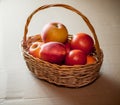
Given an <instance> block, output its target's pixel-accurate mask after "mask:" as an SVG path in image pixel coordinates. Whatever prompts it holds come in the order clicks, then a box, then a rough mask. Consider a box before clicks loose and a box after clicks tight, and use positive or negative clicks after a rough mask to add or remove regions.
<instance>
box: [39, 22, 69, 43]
mask: <svg viewBox="0 0 120 105" xmlns="http://www.w3.org/2000/svg"><path fill="white" fill-rule="evenodd" d="M41 38H42V40H43V42H45V43H46V42H51V41H56V42H61V43H65V42H66V41H67V39H68V31H67V28H66V27H65V26H64V25H63V24H62V23H58V22H51V23H48V24H46V25H45V26H44V27H43V29H42V32H41Z"/></svg>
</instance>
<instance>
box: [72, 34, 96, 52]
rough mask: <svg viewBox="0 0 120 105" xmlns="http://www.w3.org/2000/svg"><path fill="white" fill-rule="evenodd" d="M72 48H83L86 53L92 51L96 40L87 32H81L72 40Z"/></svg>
mask: <svg viewBox="0 0 120 105" xmlns="http://www.w3.org/2000/svg"><path fill="white" fill-rule="evenodd" d="M71 47H72V49H80V50H83V51H84V52H85V53H86V54H89V53H91V52H92V50H93V47H94V41H93V39H92V37H91V36H89V35H88V34H85V33H79V34H77V35H75V36H74V37H73V39H72V40H71Z"/></svg>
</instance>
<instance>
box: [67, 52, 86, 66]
mask: <svg viewBox="0 0 120 105" xmlns="http://www.w3.org/2000/svg"><path fill="white" fill-rule="evenodd" d="M86 62H87V56H86V54H85V53H84V52H83V51H81V50H71V51H70V52H69V53H68V54H67V55H66V58H65V64H66V65H71V66H72V65H84V64H86Z"/></svg>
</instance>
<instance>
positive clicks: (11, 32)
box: [0, 0, 120, 105]
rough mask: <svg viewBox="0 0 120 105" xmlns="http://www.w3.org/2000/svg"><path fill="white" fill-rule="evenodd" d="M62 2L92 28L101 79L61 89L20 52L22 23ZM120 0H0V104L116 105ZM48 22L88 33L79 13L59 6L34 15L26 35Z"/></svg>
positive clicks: (119, 93) (119, 76)
mask: <svg viewBox="0 0 120 105" xmlns="http://www.w3.org/2000/svg"><path fill="white" fill-rule="evenodd" d="M51 3H64V4H68V5H71V6H73V7H74V8H76V9H78V10H79V11H81V12H82V13H84V15H86V16H87V17H88V19H89V20H90V22H91V23H92V25H93V26H94V28H95V30H96V33H97V37H98V39H99V43H100V47H101V49H102V50H103V53H104V61H103V65H102V67H101V70H100V77H99V78H98V79H97V80H96V81H95V82H94V83H92V84H90V85H87V86H85V87H81V88H76V89H74V88H65V87H59V86H55V85H53V84H49V83H48V82H45V81H42V80H39V79H37V78H35V77H34V76H33V75H32V73H31V72H30V71H29V70H28V68H27V66H26V64H25V61H24V59H23V56H22V51H21V40H22V38H23V33H24V26H25V22H26V19H27V17H28V16H29V15H30V13H31V12H32V11H33V10H35V9H36V8H38V7H39V6H42V5H45V4H51ZM119 10H120V1H119V0H117V1H114V0H89V1H85V0H81V1H80V0H58V1H56V0H52V1H49V0H19V1H18V0H1V1H0V23H2V24H0V105H119V104H120V100H119V97H120V56H119V52H120V41H119V39H120V35H119V34H120V12H119ZM49 21H60V22H63V23H64V24H65V25H66V26H67V28H68V30H69V32H70V33H71V34H75V33H77V32H81V31H83V32H86V33H89V34H91V32H90V31H89V29H88V27H87V26H86V24H85V23H84V22H83V20H82V19H81V18H80V16H78V15H77V14H73V13H72V12H71V11H68V10H65V9H63V8H56V9H55V8H51V9H47V10H45V11H41V12H39V13H37V14H36V15H35V16H34V17H33V19H32V21H31V23H30V26H29V33H28V34H29V35H34V34H39V33H40V32H41V28H42V27H43V25H44V24H45V23H47V22H49Z"/></svg>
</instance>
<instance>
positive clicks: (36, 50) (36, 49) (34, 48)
mask: <svg viewBox="0 0 120 105" xmlns="http://www.w3.org/2000/svg"><path fill="white" fill-rule="evenodd" d="M42 44H43V43H42V42H33V43H32V45H31V46H30V48H29V53H30V54H31V55H32V56H34V57H37V58H40V49H41V45H42Z"/></svg>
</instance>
